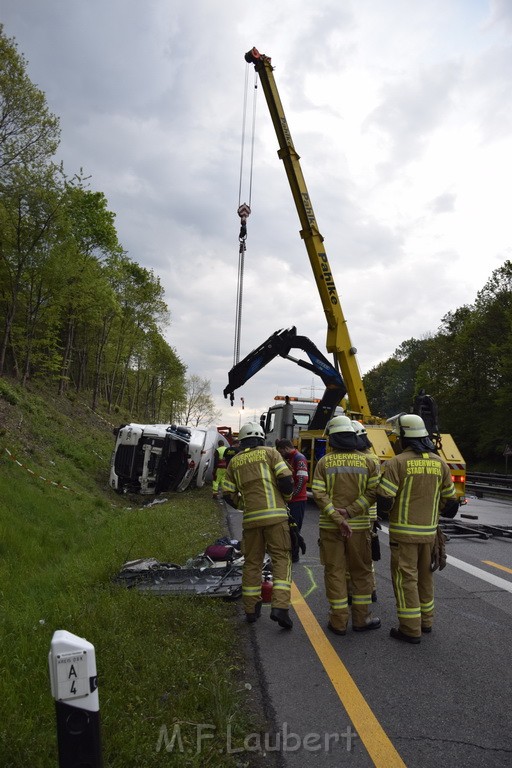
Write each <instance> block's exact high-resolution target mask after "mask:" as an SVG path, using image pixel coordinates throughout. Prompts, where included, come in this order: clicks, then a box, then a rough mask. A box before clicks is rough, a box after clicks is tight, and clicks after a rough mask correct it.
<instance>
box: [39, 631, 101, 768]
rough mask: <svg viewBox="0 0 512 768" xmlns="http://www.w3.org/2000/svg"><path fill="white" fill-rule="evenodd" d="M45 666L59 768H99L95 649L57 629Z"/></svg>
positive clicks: (99, 751) (74, 636)
mask: <svg viewBox="0 0 512 768" xmlns="http://www.w3.org/2000/svg"><path fill="white" fill-rule="evenodd" d="M48 664H49V667H50V681H51V689H52V696H53V698H54V699H55V709H56V713H57V739H58V747H59V768H78V767H79V766H85V765H86V766H87V768H102V766H103V758H102V756H101V739H100V711H99V710H100V705H99V697H98V678H97V672H96V654H95V652H94V646H93V645H92V644H91V643H89V642H88V641H87V640H84V639H83V638H82V637H77V635H73V634H71V632H66V630H65V629H58V630H57V631H56V632H54V634H53V637H52V642H51V646H50V653H49V654H48Z"/></svg>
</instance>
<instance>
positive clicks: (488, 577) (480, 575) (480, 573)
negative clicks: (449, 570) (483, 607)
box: [381, 525, 512, 593]
mask: <svg viewBox="0 0 512 768" xmlns="http://www.w3.org/2000/svg"><path fill="white" fill-rule="evenodd" d="M381 530H382V533H385V534H386V535H387V536H389V530H388V528H386V526H384V525H383V526H382V528H381ZM446 562H447V563H448V564H449V565H453V566H454V567H455V568H459V570H461V571H465V572H466V573H469V574H471V576H476V578H477V579H482V581H486V582H487V583H488V584H492V585H493V586H495V587H499V588H500V589H504V590H505V591H506V592H511V593H512V581H507V580H506V579H502V578H500V576H495V575H494V573H487V571H484V570H482V568H477V567H476V565H470V564H469V563H466V562H464V560H459V559H458V558H457V557H452V556H451V555H447V557H446Z"/></svg>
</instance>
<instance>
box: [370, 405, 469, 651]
mask: <svg viewBox="0 0 512 768" xmlns="http://www.w3.org/2000/svg"><path fill="white" fill-rule="evenodd" d="M388 422H389V423H390V424H391V427H392V432H393V434H395V435H397V437H398V439H399V441H400V447H401V448H402V452H401V453H399V454H398V455H396V456H394V457H393V458H392V459H390V460H389V461H386V462H385V464H384V466H383V470H382V476H381V480H380V484H379V488H378V490H377V512H378V514H379V515H380V516H382V515H386V517H387V515H388V514H389V546H390V549H391V576H392V580H393V588H394V592H395V599H396V606H397V614H398V628H393V629H391V632H390V635H391V637H393V638H395V639H396V640H402V641H404V642H407V643H414V644H417V643H419V642H420V641H421V634H422V632H424V633H429V632H431V631H432V624H433V620H434V585H433V578H432V571H431V558H432V551H433V547H434V541H435V538H436V532H437V526H438V521H439V512H440V508H441V509H444V511H451V508H452V507H453V506H454V505H457V504H458V502H457V500H456V497H455V489H454V486H453V482H452V479H451V473H450V469H449V468H448V465H447V464H446V463H445V462H444V461H443V460H442V459H441V457H440V456H438V454H437V453H436V452H435V447H434V444H433V443H432V441H431V439H430V437H429V434H428V431H427V429H426V427H425V423H424V421H423V419H422V418H421V417H420V416H418V415H417V414H414V413H401V414H398V415H397V416H393V417H392V418H391V419H388Z"/></svg>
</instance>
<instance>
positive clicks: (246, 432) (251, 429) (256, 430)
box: [238, 421, 265, 440]
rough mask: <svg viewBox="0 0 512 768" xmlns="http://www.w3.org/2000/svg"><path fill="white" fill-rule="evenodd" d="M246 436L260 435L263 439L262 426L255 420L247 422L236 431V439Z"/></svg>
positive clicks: (242, 438)
mask: <svg viewBox="0 0 512 768" xmlns="http://www.w3.org/2000/svg"><path fill="white" fill-rule="evenodd" d="M247 437H260V438H261V439H262V440H264V439H265V433H264V431H263V427H262V426H261V425H260V424H258V423H257V422H256V421H249V422H247V424H244V425H243V427H242V428H241V430H240V432H239V433H238V439H239V440H245V439H246V438H247Z"/></svg>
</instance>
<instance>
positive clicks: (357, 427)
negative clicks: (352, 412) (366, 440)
mask: <svg viewBox="0 0 512 768" xmlns="http://www.w3.org/2000/svg"><path fill="white" fill-rule="evenodd" d="M352 427H353V428H354V432H355V433H356V435H367V434H368V432H367V431H366V427H365V426H364V424H361V422H360V421H354V420H352Z"/></svg>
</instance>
